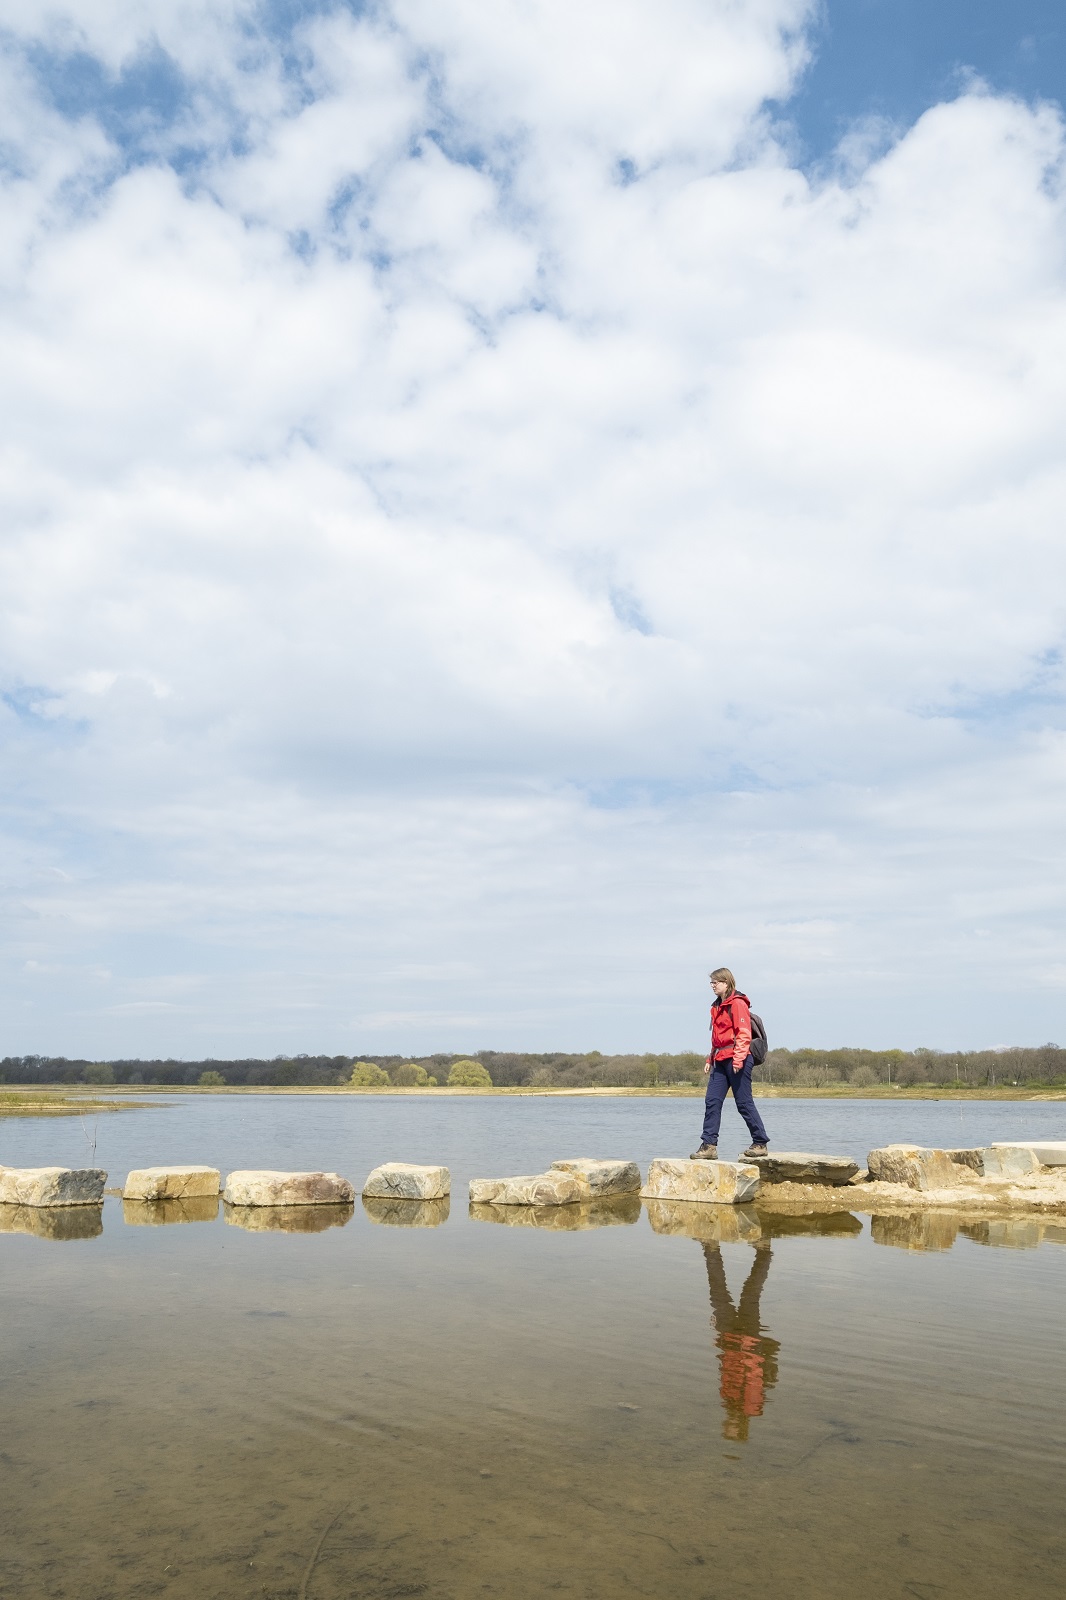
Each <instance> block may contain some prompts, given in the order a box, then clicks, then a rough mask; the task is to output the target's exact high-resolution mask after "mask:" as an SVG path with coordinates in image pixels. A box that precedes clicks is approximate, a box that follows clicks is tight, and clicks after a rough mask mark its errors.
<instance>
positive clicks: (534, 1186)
mask: <svg viewBox="0 0 1066 1600" xmlns="http://www.w3.org/2000/svg"><path fill="white" fill-rule="evenodd" d="M588 1195H589V1188H588V1184H587V1183H586V1182H585V1180H584V1179H583V1178H577V1177H575V1176H574V1174H573V1173H572V1172H536V1173H534V1174H533V1175H532V1176H531V1177H520V1178H471V1180H470V1199H471V1201H472V1202H473V1203H474V1204H486V1203H487V1204H489V1205H496V1206H569V1205H573V1204H574V1203H575V1201H578V1200H587V1199H588Z"/></svg>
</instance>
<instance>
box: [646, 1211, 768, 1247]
mask: <svg viewBox="0 0 1066 1600" xmlns="http://www.w3.org/2000/svg"><path fill="white" fill-rule="evenodd" d="M644 1205H645V1209H646V1211H647V1213H648V1221H649V1222H650V1223H651V1226H652V1231H653V1232H655V1233H663V1234H670V1235H673V1236H674V1237H676V1238H681V1239H697V1240H699V1242H700V1243H701V1244H756V1243H757V1242H758V1241H759V1240H760V1239H761V1238H762V1237H763V1225H762V1221H761V1219H760V1217H759V1213H758V1212H757V1211H756V1209H755V1207H754V1206H721V1205H719V1206H707V1205H697V1204H696V1203H695V1202H694V1201H692V1200H646V1201H645V1202H644Z"/></svg>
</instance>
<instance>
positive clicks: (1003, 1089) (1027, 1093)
mask: <svg viewBox="0 0 1066 1600" xmlns="http://www.w3.org/2000/svg"><path fill="white" fill-rule="evenodd" d="M5 1087H6V1088H7V1089H8V1090H15V1091H16V1093H17V1097H18V1099H19V1101H21V1102H22V1105H21V1106H20V1108H19V1109H20V1110H23V1109H24V1108H28V1107H29V1106H30V1105H32V1104H33V1102H35V1101H38V1100H39V1101H40V1103H41V1109H42V1110H45V1109H47V1102H48V1101H49V1100H50V1099H52V1098H53V1097H54V1098H57V1099H60V1100H62V1101H65V1102H66V1103H67V1104H68V1105H69V1106H70V1108H71V1109H72V1110H76V1109H80V1108H81V1107H82V1106H84V1107H85V1108H86V1109H92V1110H102V1109H104V1108H105V1107H106V1108H107V1109H110V1108H111V1105H113V1101H112V1100H111V1098H110V1097H111V1096H112V1095H113V1096H114V1097H115V1098H124V1097H125V1096H127V1095H134V1096H137V1097H138V1098H140V1097H141V1096H144V1095H163V1096H176V1095H190V1094H195V1095H242V1094H243V1095H252V1094H261V1095H288V1096H292V1095H304V1096H316V1095H344V1096H352V1097H356V1096H368V1097H370V1098H377V1099H390V1098H396V1097H402V1096H405V1095H406V1096H411V1095H414V1096H417V1097H419V1098H421V1099H426V1100H430V1099H433V1100H439V1099H441V1098H446V1099H478V1098H480V1099H486V1098H493V1097H496V1098H500V1097H511V1098H519V1099H521V1098H527V1099H533V1098H536V1099H549V1098H554V1099H564V1100H574V1099H588V1098H592V1097H601V1098H602V1097H605V1096H606V1097H609V1098H611V1097H613V1098H616V1099H619V1098H623V1099H659V1100H662V1099H667V1100H669V1099H678V1100H682V1099H683V1100H693V1099H702V1098H703V1093H704V1089H703V1085H702V1084H648V1085H644V1086H641V1087H639V1088H638V1087H621V1086H614V1085H610V1086H603V1085H595V1086H589V1087H584V1088H554V1087H550V1086H547V1085H545V1086H538V1087H536V1088H534V1087H531V1086H529V1085H525V1084H520V1085H515V1086H508V1087H503V1086H497V1085H493V1087H492V1088H479V1089H473V1088H469V1089H468V1088H459V1087H457V1086H456V1087H452V1086H449V1085H447V1084H439V1085H437V1086H436V1087H434V1088H427V1087H425V1086H418V1087H414V1086H413V1087H410V1088H407V1087H400V1086H399V1085H395V1084H391V1085H384V1086H381V1085H374V1086H373V1087H367V1088H363V1087H362V1086H354V1085H352V1084H340V1083H336V1084H243V1083H239V1084H237V1083H235V1084H222V1085H215V1084H212V1085H203V1086H201V1085H200V1084H196V1083H117V1084H115V1085H114V1087H113V1088H112V1087H111V1086H110V1085H108V1086H107V1088H106V1089H102V1088H101V1086H100V1085H96V1084H93V1085H91V1086H90V1085H85V1086H84V1091H85V1092H84V1094H83V1093H81V1092H80V1091H81V1089H82V1087H83V1086H82V1085H79V1084H50V1085H46V1084H40V1085H38V1084H33V1085H26V1086H23V1085H17V1086H16V1085H14V1084H11V1085H6V1086H5ZM754 1090H755V1097H756V1099H759V1100H959V1101H968V1100H988V1101H997V1100H1036V1101H1066V1088H1040V1087H1035V1086H1023V1085H1020V1084H1019V1085H1017V1086H1015V1085H1013V1084H1011V1085H1006V1086H1000V1085H998V1084H997V1085H996V1086H995V1087H991V1088H990V1087H982V1088H972V1089H971V1088H964V1087H963V1086H961V1085H960V1086H959V1087H958V1088H955V1087H954V1085H944V1086H941V1085H939V1084H915V1085H906V1086H899V1085H896V1084H892V1085H889V1084H872V1085H864V1086H862V1087H852V1086H851V1085H850V1084H844V1083H840V1084H828V1085H826V1086H825V1087H822V1088H813V1087H809V1088H808V1087H797V1086H792V1085H788V1086H781V1087H779V1086H777V1085H776V1084H767V1083H757V1084H755V1085H754ZM104 1096H107V1098H104ZM2 1098H3V1097H0V1114H2V1110H3V1106H2ZM12 1109H14V1108H12ZM57 1109H58V1107H57ZM24 1114H25V1113H24Z"/></svg>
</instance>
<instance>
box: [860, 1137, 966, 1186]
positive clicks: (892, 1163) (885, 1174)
mask: <svg viewBox="0 0 1066 1600" xmlns="http://www.w3.org/2000/svg"><path fill="white" fill-rule="evenodd" d="M867 1166H868V1167H869V1171H870V1178H871V1180H872V1181H873V1182H874V1183H902V1184H906V1186H907V1187H908V1188H910V1189H950V1188H952V1187H953V1186H954V1185H956V1184H960V1183H965V1182H966V1177H965V1173H964V1171H963V1169H962V1168H961V1167H960V1166H958V1165H956V1163H955V1162H954V1161H952V1160H951V1158H950V1156H948V1154H947V1152H946V1151H944V1150H927V1149H926V1148H925V1147H924V1146H923V1145H920V1144H888V1145H885V1146H884V1148H883V1149H881V1150H871V1151H870V1155H869V1158H868V1160H867Z"/></svg>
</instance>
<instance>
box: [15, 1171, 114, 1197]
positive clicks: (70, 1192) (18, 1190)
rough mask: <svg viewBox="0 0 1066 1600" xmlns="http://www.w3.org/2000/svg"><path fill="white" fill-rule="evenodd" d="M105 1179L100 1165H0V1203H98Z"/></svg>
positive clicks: (105, 1175) (105, 1174) (104, 1173)
mask: <svg viewBox="0 0 1066 1600" xmlns="http://www.w3.org/2000/svg"><path fill="white" fill-rule="evenodd" d="M106 1182H107V1173H106V1172H103V1171H101V1170H100V1168H99V1167H0V1205H8V1206H98V1205H99V1204H100V1203H101V1201H102V1200H103V1198H104V1184H105V1183H106Z"/></svg>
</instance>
